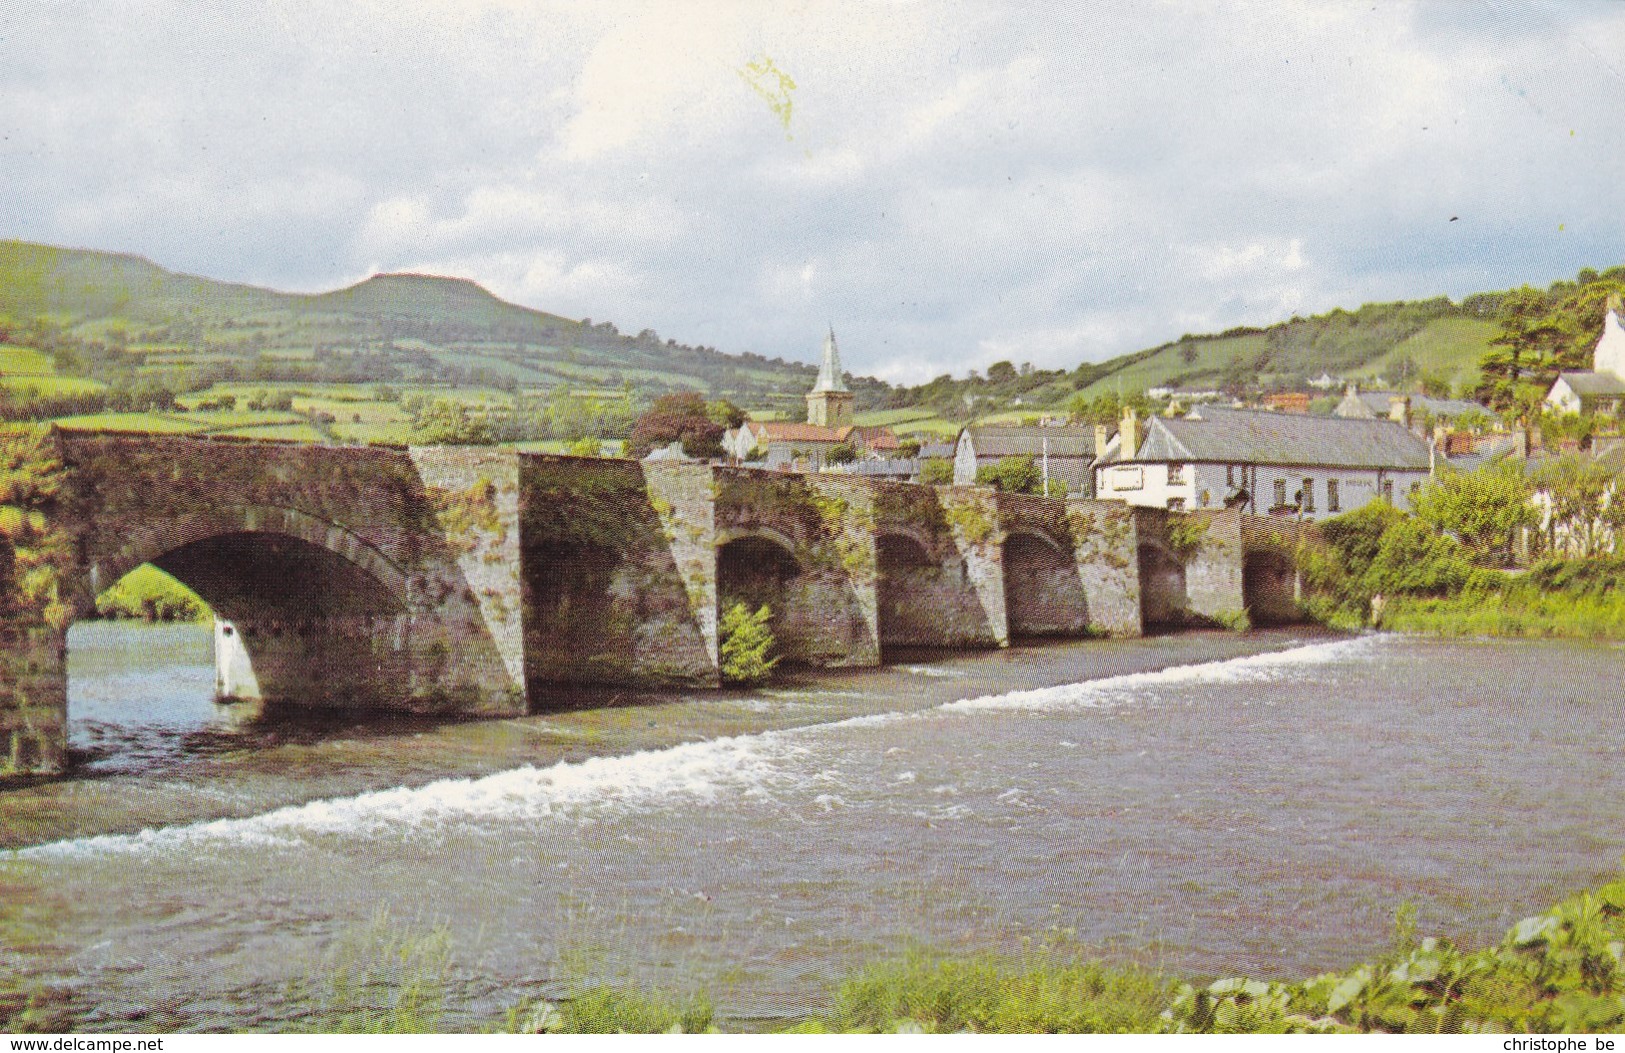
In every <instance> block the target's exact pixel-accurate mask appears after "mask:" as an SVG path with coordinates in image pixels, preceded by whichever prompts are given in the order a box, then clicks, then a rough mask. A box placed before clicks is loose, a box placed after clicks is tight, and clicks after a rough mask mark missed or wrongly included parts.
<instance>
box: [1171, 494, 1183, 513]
mask: <svg viewBox="0 0 1625 1053" xmlns="http://www.w3.org/2000/svg"><path fill="white" fill-rule="evenodd" d="M1184 510H1185V499H1184V498H1183V497H1170V498H1168V511H1170V512H1183V511H1184Z"/></svg>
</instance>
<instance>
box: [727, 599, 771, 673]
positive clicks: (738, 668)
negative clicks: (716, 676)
mask: <svg viewBox="0 0 1625 1053" xmlns="http://www.w3.org/2000/svg"><path fill="white" fill-rule="evenodd" d="M772 619H773V609H772V608H771V607H769V606H767V604H765V603H764V604H763V605H762V606H761V607H759V608H757V609H756V611H755V612H754V613H753V612H752V611H751V609H750V608H749V607H747V606H745V605H744V604H743V603H736V604H734V605H733V606H732V607H729V608H728V609H727V610H726V611H724V612H723V613H722V624H721V625H719V626H718V627H717V635H718V636H719V637H720V640H719V647H718V650H719V652H720V654H721V658H722V679H723V680H725V681H727V682H728V683H731V684H759V683H761V682H762V681H764V680H766V679H767V678H768V675H769V674H771V673H772V672H773V667H774V666H776V665H778V664H779V660H778V658H777V657H771V658H770V657H769V655H770V654H771V653H772V651H773V645H774V642H775V641H774V639H773V631H772V630H771V629H770V628H768V623H769V622H770V621H772Z"/></svg>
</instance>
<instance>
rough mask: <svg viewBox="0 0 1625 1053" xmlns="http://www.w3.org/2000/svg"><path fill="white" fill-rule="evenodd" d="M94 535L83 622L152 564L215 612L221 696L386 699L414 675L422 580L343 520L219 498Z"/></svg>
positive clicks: (84, 582) (330, 701)
mask: <svg viewBox="0 0 1625 1053" xmlns="http://www.w3.org/2000/svg"><path fill="white" fill-rule="evenodd" d="M97 540H98V539H96V538H94V537H92V538H91V539H88V541H87V545H86V548H87V553H86V556H87V559H88V560H89V567H88V568H87V570H88V572H87V573H86V574H84V575H83V576H82V578H81V580H80V581H79V583H78V587H77V589H76V590H75V592H74V594H73V596H72V607H73V610H74V614H75V616H76V618H83V617H85V616H86V615H88V614H90V613H91V612H92V611H93V610H94V608H95V603H96V597H97V596H98V594H99V593H100V592H101V591H103V590H104V589H106V588H109V587H111V586H112V585H114V584H116V583H117V582H118V581H119V580H120V579H122V578H123V577H124V576H125V575H126V574H127V573H128V572H130V571H132V570H134V569H135V568H136V567H139V566H141V565H143V564H152V565H153V566H156V567H158V568H159V569H160V570H163V571H165V572H166V573H168V574H170V575H171V576H172V577H174V578H175V579H176V580H178V581H180V582H181V583H182V584H184V585H186V586H187V587H188V588H190V589H191V590H192V591H193V592H195V593H197V594H198V595H199V596H200V597H201V598H202V599H203V600H204V602H206V603H207V604H209V606H210V607H211V608H212V609H213V610H214V612H215V615H216V617H217V619H219V624H217V626H216V634H215V670H216V682H215V688H216V693H217V694H218V695H219V696H220V697H229V698H242V699H253V700H261V701H279V702H282V701H286V702H295V703H300V704H306V705H340V706H342V705H379V704H387V703H388V702H389V701H390V700H391V699H392V698H393V697H394V696H396V695H398V694H402V693H404V691H403V687H404V686H406V685H409V684H410V682H411V673H410V669H411V663H412V657H413V656H412V654H411V653H410V649H409V648H408V647H407V646H406V639H405V636H406V633H405V623H406V617H405V616H406V614H407V612H408V611H409V610H410V608H411V606H412V598H413V592H414V586H413V578H412V576H411V575H410V574H408V573H407V572H406V571H405V570H404V569H403V568H401V567H400V566H399V565H398V564H396V563H395V562H394V561H393V560H391V559H390V558H389V557H387V556H385V555H384V554H383V553H382V552H380V551H379V550H378V549H377V548H376V547H375V546H373V545H371V544H369V543H368V542H367V541H365V540H364V539H362V538H360V537H358V536H357V535H356V534H354V533H353V532H351V531H349V530H347V529H346V528H344V527H341V526H339V525H338V524H335V523H331V522H328V521H325V520H322V519H319V518H317V517H314V516H311V515H309V514H307V513H303V512H299V511H297V510H294V509H288V508H278V507H270V506H229V505H228V506H221V507H218V508H214V509H209V510H206V511H202V512H198V513H194V514H188V515H182V516H176V517H172V518H166V519H160V520H153V521H148V522H145V523H142V524H140V525H139V526H137V527H135V528H133V529H132V530H130V531H128V532H127V533H126V535H124V536H122V537H118V538H109V539H106V544H105V546H102V545H98V544H97Z"/></svg>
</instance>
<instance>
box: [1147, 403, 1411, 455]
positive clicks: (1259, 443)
mask: <svg viewBox="0 0 1625 1053" xmlns="http://www.w3.org/2000/svg"><path fill="white" fill-rule="evenodd" d="M1132 459H1133V460H1136V461H1210V462H1218V463H1229V464H1286V465H1325V466H1327V467H1337V468H1409V469H1420V470H1422V471H1426V470H1427V468H1428V466H1429V462H1428V447H1427V443H1425V442H1423V441H1422V440H1421V439H1419V438H1417V437H1416V436H1415V435H1412V434H1411V433H1410V431H1409V430H1407V429H1406V428H1403V427H1401V426H1400V425H1398V424H1395V423H1394V422H1392V421H1389V420H1362V419H1350V418H1345V417H1307V416H1303V415H1301V414H1297V413H1267V412H1258V411H1252V410H1233V409H1220V408H1218V407H1215V406H1203V407H1201V408H1199V409H1197V410H1193V411H1192V412H1191V414H1190V415H1189V416H1186V417H1168V418H1163V417H1153V418H1152V419H1151V420H1150V422H1149V423H1148V426H1147V428H1146V438H1145V441H1144V442H1143V443H1141V445H1140V449H1139V452H1138V453H1137V454H1136V455H1135V456H1134V457H1133V458H1132Z"/></svg>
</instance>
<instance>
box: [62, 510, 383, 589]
mask: <svg viewBox="0 0 1625 1053" xmlns="http://www.w3.org/2000/svg"><path fill="white" fill-rule="evenodd" d="M256 535H261V536H280V537H286V538H289V539H291V540H293V541H296V542H303V543H304V544H305V545H307V546H309V547H310V548H313V549H317V550H321V551H325V552H326V553H328V554H330V555H332V556H335V557H337V558H339V559H340V560H342V561H344V563H345V564H348V565H349V566H352V567H354V568H355V569H356V570H358V571H360V572H362V573H364V574H365V575H367V577H368V578H370V579H371V580H372V581H373V582H375V583H376V584H377V585H378V587H379V588H381V589H382V590H383V591H384V592H385V593H386V594H387V595H388V596H389V597H390V598H391V600H392V601H393V605H394V606H398V607H399V608H400V609H403V610H404V609H405V608H406V607H407V606H409V605H410V602H411V598H412V583H411V575H410V574H408V573H407V572H406V571H405V570H404V569H402V568H401V567H400V566H399V565H398V564H397V563H396V562H395V561H394V560H392V559H390V558H389V557H388V556H385V555H384V554H383V553H382V552H380V551H379V550H378V549H377V548H376V547H374V546H373V545H372V544H370V543H368V542H367V541H365V540H363V539H362V538H360V537H359V536H357V535H356V534H354V533H352V532H351V531H349V530H347V529H345V528H344V527H342V526H339V525H338V524H337V523H332V522H329V521H327V520H324V519H319V518H317V517H316V516H312V515H309V514H307V513H304V512H300V511H298V510H297V509H292V508H282V507H277V506H270V505H235V506H231V505H227V506H221V507H217V508H213V509H208V510H205V511H199V512H196V513H192V514H188V515H184V516H176V517H171V518H165V519H160V520H154V521H150V522H147V523H143V524H142V525H140V526H139V527H136V528H135V529H133V530H130V531H128V532H127V533H125V534H123V535H122V536H120V537H119V538H118V539H116V541H115V542H113V543H109V544H107V545H106V547H103V545H100V544H97V543H96V542H95V541H92V542H91V543H90V544H89V545H87V548H88V549H89V552H88V556H89V559H90V565H89V568H88V574H87V575H86V578H85V579H84V580H83V581H82V582H81V583H80V587H79V588H78V589H77V590H76V595H75V597H74V610H75V615H76V616H77V617H83V616H84V615H86V614H88V613H89V612H90V611H92V610H94V609H95V604H96V597H97V596H98V595H100V594H101V592H102V591H103V590H104V589H107V588H109V587H111V586H112V585H114V584H115V583H117V582H118V581H119V579H121V578H123V577H124V576H125V575H126V574H128V573H129V572H130V571H132V570H134V569H135V568H137V567H139V566H141V565H142V564H144V563H153V564H160V563H161V562H162V561H163V560H164V559H165V557H166V556H170V555H171V554H173V553H176V552H179V551H181V550H184V549H188V548H190V547H192V546H194V545H198V544H200V543H204V542H208V541H210V540H212V539H215V538H225V537H236V536H256Z"/></svg>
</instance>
